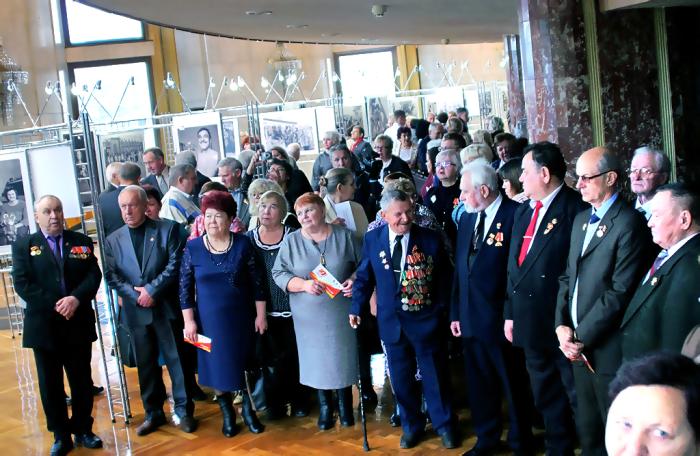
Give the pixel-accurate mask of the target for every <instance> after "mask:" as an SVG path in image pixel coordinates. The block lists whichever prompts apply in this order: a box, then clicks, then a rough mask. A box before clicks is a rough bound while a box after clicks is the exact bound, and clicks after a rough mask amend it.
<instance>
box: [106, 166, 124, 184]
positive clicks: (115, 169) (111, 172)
mask: <svg viewBox="0 0 700 456" xmlns="http://www.w3.org/2000/svg"><path fill="white" fill-rule="evenodd" d="M121 167H122V163H121V162H112V163H110V164H109V165H107V168H105V175H106V176H107V180H108V181H110V182H112V177H113V176H117V177H119V170H120V169H121Z"/></svg>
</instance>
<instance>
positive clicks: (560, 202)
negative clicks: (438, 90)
mask: <svg viewBox="0 0 700 456" xmlns="http://www.w3.org/2000/svg"><path fill="white" fill-rule="evenodd" d="M522 170H523V171H522V175H521V176H520V181H521V182H522V183H523V192H524V193H525V195H527V197H529V198H530V200H529V202H528V203H526V204H522V205H521V206H520V207H518V209H517V210H516V211H515V218H514V221H513V240H512V242H511V246H510V253H509V258H508V289H507V290H508V296H507V297H506V302H505V307H504V311H503V314H504V317H505V324H504V333H505V336H506V339H508V340H509V341H511V342H512V343H513V345H514V346H516V347H521V348H522V349H523V350H524V352H525V363H526V367H527V371H528V373H529V376H530V385H531V387H532V393H533V397H534V400H535V405H536V406H537V409H538V410H539V412H540V413H541V414H542V417H543V418H544V426H545V445H546V448H547V452H549V453H551V454H557V455H562V456H567V455H568V456H571V455H573V454H574V447H575V444H576V429H575V426H574V417H573V413H574V412H573V408H574V407H575V399H576V393H575V391H574V378H573V373H572V371H571V363H570V362H569V360H568V359H567V358H566V357H565V356H564V354H563V353H562V352H561V350H559V348H558V345H559V342H558V341H557V338H556V335H555V333H554V331H552V328H553V327H554V313H555V309H556V303H557V292H558V290H559V282H558V280H557V279H558V278H559V276H560V275H561V274H562V273H563V272H564V270H565V269H566V255H564V254H563V252H568V251H569V242H570V240H571V229H572V227H573V221H574V217H576V215H577V214H578V213H579V212H581V211H583V210H585V209H586V204H585V203H584V202H583V201H582V200H581V195H580V194H579V193H578V192H577V191H575V190H573V189H571V188H569V187H568V186H567V185H566V184H565V183H564V177H565V176H566V162H565V161H564V157H563V156H562V154H561V151H560V150H559V146H557V145H556V144H552V143H550V142H541V143H537V144H533V145H532V146H530V147H529V148H528V149H526V154H525V156H524V157H523V162H522Z"/></svg>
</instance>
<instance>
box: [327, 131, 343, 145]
mask: <svg viewBox="0 0 700 456" xmlns="http://www.w3.org/2000/svg"><path fill="white" fill-rule="evenodd" d="M323 139H330V140H331V143H332V144H331V146H335V145H336V144H338V143H339V142H340V133H338V132H337V131H335V130H329V131H327V132H325V133H324V134H323Z"/></svg>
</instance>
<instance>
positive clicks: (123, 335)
mask: <svg viewBox="0 0 700 456" xmlns="http://www.w3.org/2000/svg"><path fill="white" fill-rule="evenodd" d="M123 320H124V318H123V317H122V309H121V307H120V308H119V309H117V340H116V343H118V344H119V353H120V354H121V358H122V364H123V365H124V366H126V367H136V353H134V346H133V344H132V343H131V333H129V328H128V327H127V326H126V322H125V321H123Z"/></svg>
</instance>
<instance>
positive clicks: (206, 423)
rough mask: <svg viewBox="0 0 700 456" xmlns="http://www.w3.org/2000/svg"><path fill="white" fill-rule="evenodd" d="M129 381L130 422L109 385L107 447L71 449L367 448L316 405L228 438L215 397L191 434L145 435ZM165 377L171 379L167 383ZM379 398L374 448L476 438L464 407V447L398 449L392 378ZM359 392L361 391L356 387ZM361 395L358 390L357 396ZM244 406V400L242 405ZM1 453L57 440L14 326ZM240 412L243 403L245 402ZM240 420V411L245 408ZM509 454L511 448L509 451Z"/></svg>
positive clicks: (377, 367) (4, 354) (39, 451)
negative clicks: (457, 443)
mask: <svg viewBox="0 0 700 456" xmlns="http://www.w3.org/2000/svg"><path fill="white" fill-rule="evenodd" d="M93 351H94V353H93V379H94V381H95V383H96V384H98V385H104V384H105V381H104V376H103V373H102V369H101V366H102V364H101V362H99V356H98V350H97V348H96V345H95V348H94V350H93ZM372 365H373V377H374V379H375V381H377V382H380V381H381V379H382V378H383V368H384V367H383V366H384V361H383V358H382V357H381V356H375V357H374V359H373V363H372ZM127 382H128V385H129V393H130V397H131V407H132V420H131V423H130V424H128V425H127V424H125V423H124V420H123V419H122V418H117V422H116V423H112V421H111V419H110V415H109V408H108V403H107V398H106V396H105V395H104V393H103V394H102V395H101V396H99V397H97V398H96V400H95V407H94V410H93V416H94V417H95V426H94V431H95V433H97V434H98V435H99V436H100V437H101V438H102V440H103V441H104V445H105V448H104V449H103V450H87V449H83V448H81V449H76V450H74V451H73V452H71V454H75V455H81V454H82V455H88V454H114V455H131V454H148V455H181V454H182V455H184V454H189V455H212V454H226V455H244V454H245V455H274V456H280V455H303V456H315V455H333V456H342V455H355V454H364V452H363V450H362V428H361V426H360V423H359V417H358V419H357V424H356V425H355V426H354V427H352V428H341V427H340V425H339V424H338V425H337V426H336V428H335V429H334V430H331V431H326V432H321V431H319V430H318V428H317V427H316V419H317V417H318V415H317V411H316V410H315V409H314V410H312V413H311V415H310V416H309V417H307V418H286V419H283V420H279V421H274V422H270V421H268V420H266V418H265V415H264V413H261V414H260V418H261V421H262V422H263V423H264V424H265V425H266V430H265V432H264V433H262V434H257V435H256V434H251V433H250V432H248V430H247V429H245V428H243V430H242V431H241V433H240V434H238V435H237V436H235V437H233V438H230V439H227V438H225V437H224V436H223V435H222V434H221V416H220V412H219V408H218V406H217V405H216V403H215V402H213V401H209V402H204V403H202V402H198V403H197V405H196V411H195V416H196V417H197V418H198V419H199V420H200V426H199V429H198V430H197V431H196V432H195V433H194V434H186V433H184V432H182V431H180V430H179V429H178V428H176V427H175V426H173V425H166V426H164V427H162V428H161V429H160V430H158V431H157V432H155V433H153V434H151V435H148V436H146V437H138V436H136V432H135V429H136V426H138V424H140V423H141V421H142V420H143V407H142V405H141V401H140V399H139V394H138V381H137V378H136V370H135V369H127ZM168 383H169V382H168V381H167V380H166V385H168ZM375 389H376V391H377V392H378V395H379V398H380V405H379V406H378V407H377V408H376V410H372V411H368V412H367V429H368V434H369V443H370V447H371V452H370V454H375V455H393V454H416V455H423V454H425V455H427V454H436V453H438V454H440V453H444V454H461V453H462V452H464V451H466V450H468V449H469V448H471V447H472V446H473V445H474V443H475V437H474V436H473V433H472V432H471V431H470V430H469V429H468V427H469V418H468V412H467V411H465V410H461V411H460V430H461V432H462V435H463V439H462V446H461V448H458V449H455V450H450V451H448V450H444V449H443V448H442V446H441V443H440V439H439V438H438V437H437V436H436V435H435V434H434V433H432V432H429V433H428V436H427V438H426V440H425V441H423V442H422V443H421V444H420V445H419V446H418V447H417V448H415V449H413V450H399V438H400V436H401V431H400V428H392V427H391V426H390V425H389V423H388V418H389V415H390V414H391V411H392V407H391V392H390V390H389V388H388V386H385V385H375ZM355 396H357V394H356V393H355ZM355 400H356V403H357V397H356V399H355ZM238 407H240V406H238ZM0 410H1V411H2V414H0V456H13V455H44V454H48V450H49V448H50V446H51V444H52V442H53V438H52V435H50V434H49V433H48V432H47V431H46V423H45V419H44V414H43V410H42V408H41V401H40V399H39V394H38V387H37V384H36V371H35V366H34V359H33V356H32V352H31V350H27V349H22V348H21V340H20V339H19V338H17V339H12V338H11V337H10V332H9V330H7V331H6V330H2V331H0ZM238 411H239V412H240V409H239V410H238ZM238 420H239V423H240V415H239V418H238ZM503 454H509V452H507V451H505V452H504V453H503Z"/></svg>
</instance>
